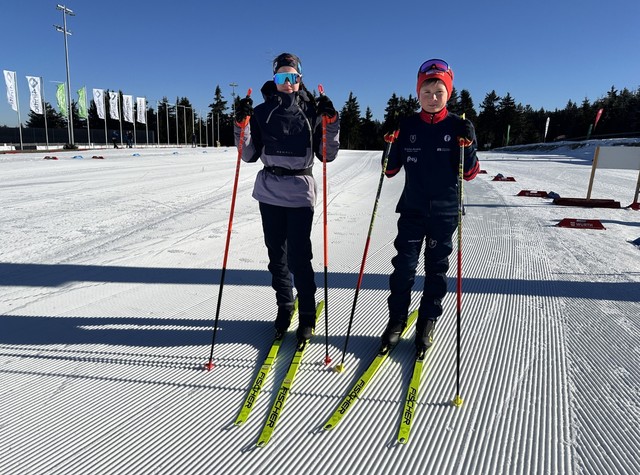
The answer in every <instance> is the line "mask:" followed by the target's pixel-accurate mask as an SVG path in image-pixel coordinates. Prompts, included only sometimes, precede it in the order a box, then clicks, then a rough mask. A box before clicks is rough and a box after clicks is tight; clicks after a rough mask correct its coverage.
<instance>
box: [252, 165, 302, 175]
mask: <svg viewBox="0 0 640 475" xmlns="http://www.w3.org/2000/svg"><path fill="white" fill-rule="evenodd" d="M312 168H313V167H309V168H302V169H299V170H294V169H291V168H284V167H276V166H273V167H264V168H263V170H265V171H266V172H267V173H271V174H272V175H275V176H299V175H307V176H311V175H313V171H312Z"/></svg>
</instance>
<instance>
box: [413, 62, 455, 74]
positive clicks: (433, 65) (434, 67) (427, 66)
mask: <svg viewBox="0 0 640 475" xmlns="http://www.w3.org/2000/svg"><path fill="white" fill-rule="evenodd" d="M436 71H442V72H443V73H446V72H447V71H449V65H448V64H447V62H446V61H443V60H441V59H429V60H427V61H425V62H424V63H422V66H420V69H419V70H418V74H424V73H432V72H436Z"/></svg>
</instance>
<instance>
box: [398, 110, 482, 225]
mask: <svg viewBox="0 0 640 475" xmlns="http://www.w3.org/2000/svg"><path fill="white" fill-rule="evenodd" d="M399 130H400V133H399V134H398V138H397V139H396V141H395V142H394V143H393V145H392V146H391V150H390V152H389V160H388V163H387V170H386V175H387V176H388V177H392V176H394V175H396V174H397V173H398V172H399V171H400V169H401V168H402V167H404V170H405V184H404V189H403V191H402V195H401V196H400V200H399V201H398V205H397V206H396V212H398V213H403V214H410V215H416V216H453V215H456V214H458V171H459V164H460V146H459V145H458V137H459V136H463V135H464V119H462V118H461V117H459V116H457V115H455V114H451V113H449V112H447V111H446V109H444V110H443V111H442V113H440V114H427V113H425V112H424V111H422V112H420V113H419V114H415V115H412V116H410V117H407V118H405V119H403V120H402V121H401V122H400V129H399ZM476 150H477V142H476V138H475V133H474V137H473V143H472V144H471V145H470V146H469V147H465V149H464V179H465V180H472V179H473V178H475V176H476V175H477V173H478V171H479V169H480V164H479V162H478V158H477V156H476Z"/></svg>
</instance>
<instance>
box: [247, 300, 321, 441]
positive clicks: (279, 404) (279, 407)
mask: <svg viewBox="0 0 640 475" xmlns="http://www.w3.org/2000/svg"><path fill="white" fill-rule="evenodd" d="M323 307H324V302H320V303H319V304H318V306H317V307H316V320H317V319H318V316H319V315H320V313H321V312H322V309H323ZM307 343H308V341H305V342H303V343H301V344H300V343H299V344H298V346H297V347H296V351H295V353H294V354H293V357H292V358H291V363H289V369H288V370H287V374H286V375H285V377H284V379H283V380H282V384H281V385H280V389H278V392H277V394H276V399H275V401H274V402H273V405H272V406H271V410H270V411H269V415H268V416H267V420H266V421H265V423H264V426H263V428H262V432H261V434H260V437H259V438H258V442H257V443H256V445H257V446H258V447H264V446H265V445H267V444H268V443H269V440H270V439H271V435H272V434H273V431H274V429H275V428H276V424H277V423H278V419H279V418H280V415H281V414H282V411H283V410H284V403H285V402H286V401H287V396H288V395H289V392H290V391H291V386H293V380H294V379H295V377H296V373H297V372H298V368H299V367H300V362H301V361H302V356H303V355H304V350H305V349H306V348H307Z"/></svg>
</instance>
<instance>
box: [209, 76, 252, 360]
mask: <svg viewBox="0 0 640 475" xmlns="http://www.w3.org/2000/svg"><path fill="white" fill-rule="evenodd" d="M249 96H251V88H249V90H248V91H247V97H249ZM244 129H245V127H242V129H240V141H239V142H238V160H237V162H236V176H235V179H234V182H233V193H232V195H231V210H230V211H229V225H228V226H227V242H226V244H225V246H224V258H223V259H222V273H221V274H220V288H219V289H218V305H217V307H216V318H215V321H214V323H213V336H212V337H211V352H210V353H209V362H208V363H207V364H205V366H204V367H205V369H206V370H207V371H210V370H211V369H212V368H213V367H214V364H213V348H214V346H215V344H216V333H217V332H218V320H219V317H220V306H221V304H222V290H223V289H224V276H225V274H226V272H227V257H228V256H229V242H230V241H231V227H232V225H233V212H234V211H235V208H236V194H237V192H238V178H239V177H240V162H241V161H242V146H243V143H244Z"/></svg>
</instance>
